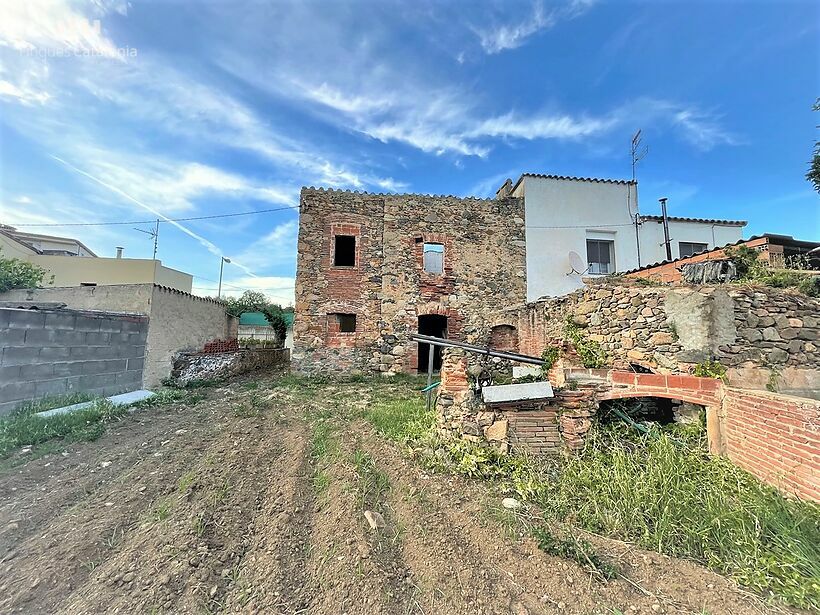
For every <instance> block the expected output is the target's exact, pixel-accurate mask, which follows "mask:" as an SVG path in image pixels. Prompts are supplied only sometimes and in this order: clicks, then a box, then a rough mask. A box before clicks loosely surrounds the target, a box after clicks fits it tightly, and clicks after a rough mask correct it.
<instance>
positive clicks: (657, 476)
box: [365, 394, 820, 609]
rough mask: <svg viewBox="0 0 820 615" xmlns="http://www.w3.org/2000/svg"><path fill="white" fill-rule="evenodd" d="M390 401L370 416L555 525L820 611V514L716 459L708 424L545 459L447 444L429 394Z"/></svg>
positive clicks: (419, 452) (608, 434)
mask: <svg viewBox="0 0 820 615" xmlns="http://www.w3.org/2000/svg"><path fill="white" fill-rule="evenodd" d="M381 397H382V398H380V399H378V400H377V401H375V402H374V403H373V404H372V405H371V407H370V408H369V409H368V410H367V411H366V412H365V418H367V420H369V421H370V422H371V423H372V424H373V425H374V427H375V428H376V429H377V430H378V431H379V432H381V433H382V434H383V435H385V436H386V437H388V438H390V439H391V440H395V441H397V442H401V443H405V444H407V445H409V448H410V450H411V452H412V454H413V455H414V456H415V457H416V458H417V459H418V460H419V461H420V462H421V463H423V464H424V465H426V466H427V467H428V468H430V469H433V470H438V471H445V472H452V473H456V474H461V475H463V476H468V477H473V478H481V479H487V480H491V481H495V482H496V483H497V484H498V485H499V486H500V487H501V488H502V489H504V490H508V491H511V492H515V493H516V494H517V496H518V497H519V498H521V499H522V500H525V501H529V502H532V503H534V504H536V505H537V506H538V507H539V508H541V509H542V510H543V511H544V516H545V522H546V523H547V524H548V525H549V524H554V523H555V522H561V523H568V524H569V525H570V526H574V527H577V528H581V529H584V530H588V531H591V532H595V533H598V534H602V535H606V536H610V537H613V538H618V539H622V540H626V541H629V542H633V543H636V544H638V545H640V546H642V547H645V548H648V549H653V550H655V551H658V552H660V553H664V554H667V555H671V556H675V557H682V558H686V559H692V560H694V561H697V562H699V563H701V564H704V565H705V566H707V567H708V568H710V569H712V570H715V571H717V572H720V573H722V574H726V575H728V576H730V577H732V578H734V579H735V580H737V581H738V582H739V583H741V584H742V585H744V586H746V587H748V588H751V589H754V590H756V591H758V592H760V593H762V594H764V595H773V596H776V597H779V598H782V599H783V600H785V601H786V602H787V603H789V604H791V605H794V606H800V607H804V608H814V609H818V608H820V507H818V506H817V505H815V504H812V503H809V502H803V501H799V500H794V499H789V498H785V497H783V496H782V495H781V494H780V493H779V492H777V491H776V490H775V489H773V488H771V487H769V486H767V485H765V484H764V483H762V482H761V481H759V480H757V479H756V478H755V477H754V476H752V475H751V474H749V473H747V472H745V471H744V470H741V469H740V468H738V467H736V466H734V465H733V464H732V463H731V462H729V461H728V460H727V459H725V458H721V457H711V456H709V455H708V454H707V453H706V445H705V429H704V428H703V426H702V425H700V426H699V425H687V426H681V427H680V428H678V427H675V428H673V429H671V430H665V431H660V430H657V429H653V430H652V431H651V432H650V433H649V434H648V435H645V436H639V435H635V433H634V432H632V433H627V432H626V431H625V430H624V429H623V427H617V426H611V427H603V426H599V427H597V428H596V429H595V430H593V432H592V434H593V435H592V437H591V438H590V440H589V441H588V444H587V447H586V449H585V450H584V452H583V453H582V454H580V455H575V456H570V457H568V458H566V459H563V460H562V459H557V458H556V459H552V460H543V459H534V458H529V457H526V456H521V455H501V454H500V453H498V452H497V451H495V450H494V449H492V448H490V447H487V446H481V445H477V444H472V443H470V442H465V441H462V440H456V439H451V440H442V439H441V438H440V437H438V436H437V435H435V434H434V433H433V430H432V428H433V425H434V419H435V417H434V416H433V415H432V414H431V413H426V412H425V409H424V401H423V399H422V398H421V396H419V397H418V398H416V399H413V398H405V397H402V396H401V394H399V396H398V398H397V397H396V395H392V397H391V396H390V395H383V396H381ZM542 542H544V544H545V545H547V543H549V541H547V540H545V541H542ZM547 546H548V548H549V549H563V548H564V546H566V545H562V543H560V542H557V543H555V544H552V546H549V545H547ZM579 548H580V547H579Z"/></svg>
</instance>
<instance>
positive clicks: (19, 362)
mask: <svg viewBox="0 0 820 615" xmlns="http://www.w3.org/2000/svg"><path fill="white" fill-rule="evenodd" d="M147 336H148V318H147V317H145V316H135V315H128V314H116V313H111V312H92V311H83V310H67V309H62V310H22V309H11V308H0V346H2V354H0V414H7V413H8V412H10V411H11V410H13V409H14V408H16V407H17V406H19V405H20V404H21V403H23V402H25V401H28V400H30V399H37V398H40V397H45V396H54V395H63V394H66V393H73V392H87V393H91V394H94V395H111V394H114V393H121V392H124V391H130V390H135V389H138V388H140V387H141V385H142V374H143V367H144V364H145V345H146V339H147Z"/></svg>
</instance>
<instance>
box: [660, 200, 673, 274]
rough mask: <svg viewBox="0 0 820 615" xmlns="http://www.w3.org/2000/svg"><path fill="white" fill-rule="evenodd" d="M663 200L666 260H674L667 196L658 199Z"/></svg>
mask: <svg viewBox="0 0 820 615" xmlns="http://www.w3.org/2000/svg"><path fill="white" fill-rule="evenodd" d="M658 200H659V201H660V202H661V213H662V214H663V243H664V245H665V246H666V260H668V261H671V260H672V241H671V240H670V239H669V216H667V215H666V201H667V200H668V199H667V198H666V197H663V198H661V199H658Z"/></svg>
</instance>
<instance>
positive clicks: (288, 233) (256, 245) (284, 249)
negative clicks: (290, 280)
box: [237, 219, 299, 271]
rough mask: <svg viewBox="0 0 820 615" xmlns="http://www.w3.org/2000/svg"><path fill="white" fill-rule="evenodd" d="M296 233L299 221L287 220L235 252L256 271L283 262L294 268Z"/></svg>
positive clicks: (297, 232)
mask: <svg viewBox="0 0 820 615" xmlns="http://www.w3.org/2000/svg"><path fill="white" fill-rule="evenodd" d="M298 234H299V221H298V220H296V219H293V220H288V221H287V222H283V223H282V224H279V225H278V226H276V227H275V228H274V229H273V230H272V231H270V232H268V233H267V234H265V235H264V236H262V237H260V238H259V239H257V240H255V241H254V242H253V243H251V244H250V245H248V246H247V247H246V248H245V249H244V250H243V251H242V252H240V253H239V254H237V258H238V259H239V260H241V261H242V262H243V263H245V264H246V265H247V266H248V267H252V268H253V269H255V270H257V271H265V270H266V269H269V268H271V267H276V266H278V265H283V264H289V265H292V266H293V267H294V268H295V267H296V240H297V236H298Z"/></svg>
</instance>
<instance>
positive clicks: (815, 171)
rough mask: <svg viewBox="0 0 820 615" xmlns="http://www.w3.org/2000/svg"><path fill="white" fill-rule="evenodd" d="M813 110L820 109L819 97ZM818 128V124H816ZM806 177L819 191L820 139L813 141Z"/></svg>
mask: <svg viewBox="0 0 820 615" xmlns="http://www.w3.org/2000/svg"><path fill="white" fill-rule="evenodd" d="M813 109H814V111H820V98H818V99H817V100H816V101H815V103H814V107H813ZM818 128H820V126H818ZM806 179H807V180H809V181H810V182H811V183H812V185H813V186H814V189H815V190H816V191H817V192H820V141H815V142H814V156H813V157H812V159H811V162H809V171H808V173H806Z"/></svg>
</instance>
